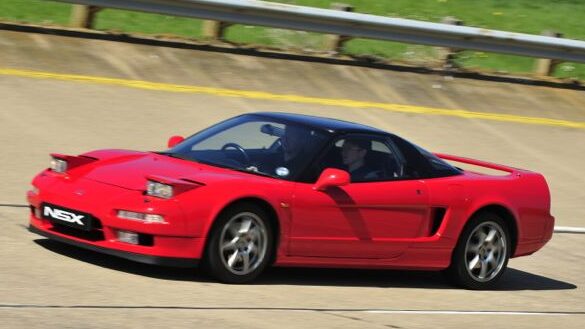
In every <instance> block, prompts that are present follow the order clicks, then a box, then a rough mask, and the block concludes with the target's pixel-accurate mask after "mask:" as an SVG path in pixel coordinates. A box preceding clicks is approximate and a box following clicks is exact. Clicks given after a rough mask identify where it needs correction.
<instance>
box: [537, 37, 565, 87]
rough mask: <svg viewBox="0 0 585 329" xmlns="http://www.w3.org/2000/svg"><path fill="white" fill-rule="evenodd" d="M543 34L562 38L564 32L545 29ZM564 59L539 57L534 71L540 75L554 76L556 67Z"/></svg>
mask: <svg viewBox="0 0 585 329" xmlns="http://www.w3.org/2000/svg"><path fill="white" fill-rule="evenodd" d="M542 35H544V36H547V37H555V38H562V37H563V34H562V33H557V32H553V31H543V32H542ZM561 62H562V61H560V60H556V59H548V58H539V59H537V60H536V65H535V67H534V73H536V75H538V76H547V77H549V76H552V75H553V73H554V72H555V69H556V67H557V65H559V63H561Z"/></svg>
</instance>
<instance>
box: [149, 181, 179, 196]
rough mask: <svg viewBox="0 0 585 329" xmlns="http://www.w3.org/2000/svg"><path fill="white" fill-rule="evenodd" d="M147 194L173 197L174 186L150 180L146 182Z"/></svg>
mask: <svg viewBox="0 0 585 329" xmlns="http://www.w3.org/2000/svg"><path fill="white" fill-rule="evenodd" d="M146 195H151V196H155V197H159V198H163V199H170V198H172V197H173V186H172V185H169V184H163V183H160V182H156V181H152V180H149V181H147V183H146Z"/></svg>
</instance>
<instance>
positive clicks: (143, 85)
mask: <svg viewBox="0 0 585 329" xmlns="http://www.w3.org/2000/svg"><path fill="white" fill-rule="evenodd" d="M0 75H10V76H18V77H27V78H37V79H54V80H63V81H74V82H86V83H97V84H106V85H116V86H124V87H130V88H138V89H148V90H158V91H168V92H180V93H196V94H206V95H215V96H221V97H240V98H248V99H262V100H271V101H282V102H293V103H305V104H319V105H330V106H338V107H350V108H373V109H382V110H387V111H392V112H401V113H417V114H428V115H443V116H452V117H459V118H467V119H481V120H492V121H504V122H516V123H523V124H533V125H544V126H556V127H568V128H578V129H585V122H578V121H567V120H558V119H549V118H541V117H528V116H520V115H511V114H498V113H485V112H472V111H467V110H452V109H440V108H432V107H423V106H414V105H400V104H390V103H377V102H365V101H356V100H351V99H333V98H319V97H307V96H300V95H288V94H273V93H268V92H263V91H252V90H237V89H225V88H213V87H201V86H188V85H177V84H168V83H158V82H149V81H140V80H126V79H115V78H104V77H93V76H85V75H76V74H60V73H51V72H39V71H29V70H17V69H7V68H0Z"/></svg>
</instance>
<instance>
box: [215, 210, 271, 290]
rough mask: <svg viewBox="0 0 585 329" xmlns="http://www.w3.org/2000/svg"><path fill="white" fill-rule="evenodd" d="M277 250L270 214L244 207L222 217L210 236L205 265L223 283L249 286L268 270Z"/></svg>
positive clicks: (225, 213) (228, 211)
mask: <svg viewBox="0 0 585 329" xmlns="http://www.w3.org/2000/svg"><path fill="white" fill-rule="evenodd" d="M273 249H274V236H273V232H272V229H271V226H270V221H269V220H268V215H267V214H266V212H265V211H264V210H263V209H261V208H260V207H258V206H256V205H254V204H240V205H236V206H233V207H231V208H229V209H227V210H225V211H224V212H222V214H221V215H220V216H219V217H218V219H217V222H216V223H215V224H214V226H213V228H212V230H211V233H210V235H209V243H208V245H207V248H206V253H205V263H204V264H205V266H206V268H207V270H208V272H209V273H210V274H211V275H212V276H213V277H214V278H216V279H218V280H219V281H221V282H225V283H245V282H249V281H252V280H253V279H255V278H256V277H257V276H258V275H260V273H261V272H262V271H263V270H264V268H266V266H267V265H268V263H269V261H270V259H271V256H272V252H273Z"/></svg>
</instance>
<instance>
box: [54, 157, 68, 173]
mask: <svg viewBox="0 0 585 329" xmlns="http://www.w3.org/2000/svg"><path fill="white" fill-rule="evenodd" d="M51 170H52V171H54V172H58V173H65V172H66V171H67V161H65V160H63V159H58V158H51Z"/></svg>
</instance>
